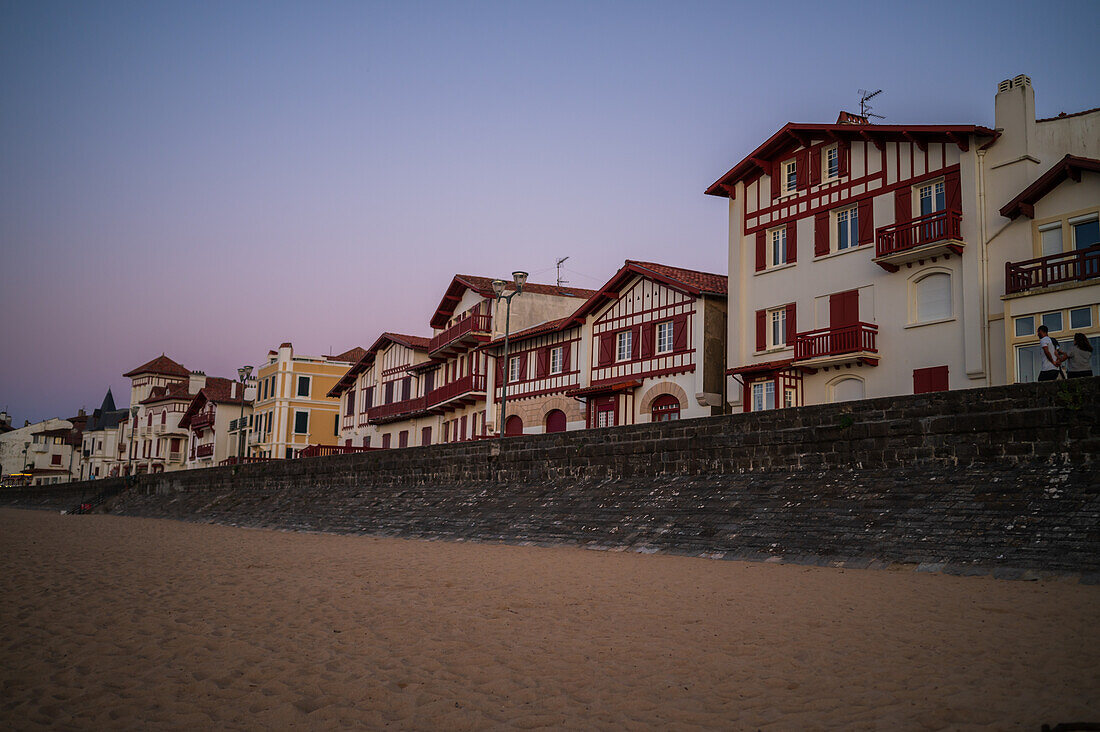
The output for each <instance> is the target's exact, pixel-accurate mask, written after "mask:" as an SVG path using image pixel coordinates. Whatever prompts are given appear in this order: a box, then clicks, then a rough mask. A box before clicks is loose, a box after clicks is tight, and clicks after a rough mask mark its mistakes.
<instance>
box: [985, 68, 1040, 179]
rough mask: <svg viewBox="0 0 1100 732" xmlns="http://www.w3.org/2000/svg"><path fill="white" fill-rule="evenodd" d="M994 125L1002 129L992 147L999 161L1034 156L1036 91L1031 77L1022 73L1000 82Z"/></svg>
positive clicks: (1005, 162)
mask: <svg viewBox="0 0 1100 732" xmlns="http://www.w3.org/2000/svg"><path fill="white" fill-rule="evenodd" d="M994 106H995V109H996V111H995V116H994V120H995V121H994V126H995V127H996V128H997V129H998V130H999V131H1000V132H1001V136H1000V138H999V139H998V140H997V144H996V145H995V146H994V148H993V149H995V150H996V153H997V160H998V163H1000V164H1008V163H1013V162H1016V161H1018V160H1021V159H1023V158H1028V157H1030V158H1031V160H1032V161H1033V162H1036V163H1037V162H1039V161H1038V160H1037V159H1035V158H1034V157H1033V154H1034V152H1035V151H1036V147H1035V90H1034V89H1032V88H1031V78H1030V77H1028V76H1027V75H1026V74H1020V75H1019V76H1017V77H1015V78H1012V79H1005V80H1004V81H1002V82H1001V83H1000V84H998V85H997V96H996V97H995V105H994ZM1025 167H1026V166H1025Z"/></svg>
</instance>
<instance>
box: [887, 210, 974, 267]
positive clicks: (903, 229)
mask: <svg viewBox="0 0 1100 732" xmlns="http://www.w3.org/2000/svg"><path fill="white" fill-rule="evenodd" d="M962 250H963V240H962V214H961V213H959V212H958V211H952V210H947V211H936V212H934V213H930V214H925V215H924V216H918V217H917V218H915V219H913V220H912V221H906V222H904V223H900V224H892V225H890V226H883V227H882V228H880V229H877V230H876V231H875V259H874V261H875V264H877V265H878V266H880V267H882V268H883V269H885V270H886V271H887V272H897V271H898V269H899V266H900V265H902V264H910V265H911V263H912V262H918V261H922V260H925V259H933V258H935V257H949V256H951V255H952V254H962Z"/></svg>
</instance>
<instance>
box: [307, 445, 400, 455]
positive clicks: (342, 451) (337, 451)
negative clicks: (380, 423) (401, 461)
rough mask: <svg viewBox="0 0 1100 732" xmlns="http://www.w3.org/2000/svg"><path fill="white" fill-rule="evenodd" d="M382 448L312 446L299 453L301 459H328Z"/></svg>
mask: <svg viewBox="0 0 1100 732" xmlns="http://www.w3.org/2000/svg"><path fill="white" fill-rule="evenodd" d="M381 449H382V448H380V447H355V446H347V445H310V446H309V447H307V448H305V449H303V450H302V451H301V452H299V453H298V457H300V458H311V457H328V456H329V455H350V454H352V453H356V452H371V451H372V450H381Z"/></svg>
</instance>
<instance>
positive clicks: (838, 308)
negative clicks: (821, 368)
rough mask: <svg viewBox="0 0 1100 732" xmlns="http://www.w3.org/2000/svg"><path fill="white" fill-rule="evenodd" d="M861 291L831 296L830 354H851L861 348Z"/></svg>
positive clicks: (849, 291)
mask: <svg viewBox="0 0 1100 732" xmlns="http://www.w3.org/2000/svg"><path fill="white" fill-rule="evenodd" d="M858 324H859V290H848V291H847V292H838V293H835V294H833V295H829V330H830V333H829V353H849V352H851V351H854V350H857V349H858V346H859V328H858V327H856V326H858Z"/></svg>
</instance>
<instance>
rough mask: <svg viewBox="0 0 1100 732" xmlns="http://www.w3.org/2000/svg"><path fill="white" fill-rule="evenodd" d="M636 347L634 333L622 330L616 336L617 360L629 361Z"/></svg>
mask: <svg viewBox="0 0 1100 732" xmlns="http://www.w3.org/2000/svg"><path fill="white" fill-rule="evenodd" d="M633 345H634V333H633V332H632V331H629V330H621V331H619V332H618V333H616V334H615V360H616V361H629V360H630V352H631V349H632V347H633Z"/></svg>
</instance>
